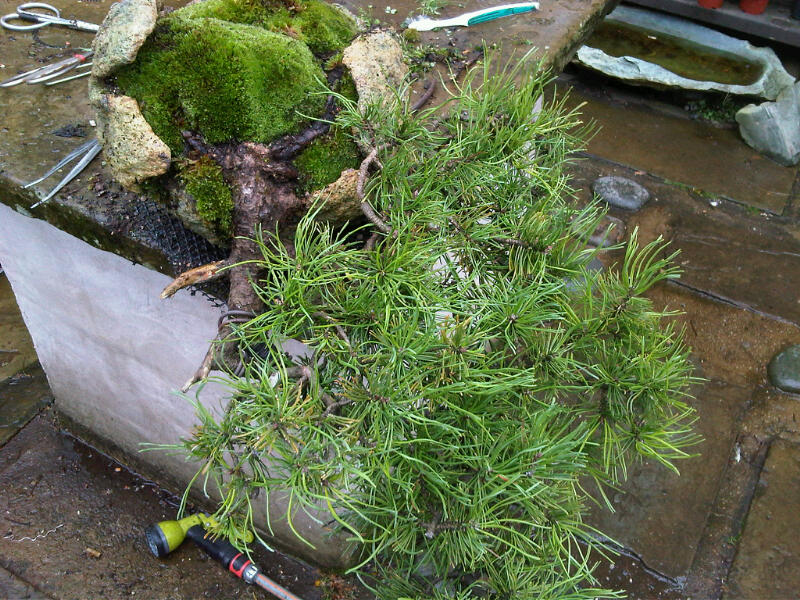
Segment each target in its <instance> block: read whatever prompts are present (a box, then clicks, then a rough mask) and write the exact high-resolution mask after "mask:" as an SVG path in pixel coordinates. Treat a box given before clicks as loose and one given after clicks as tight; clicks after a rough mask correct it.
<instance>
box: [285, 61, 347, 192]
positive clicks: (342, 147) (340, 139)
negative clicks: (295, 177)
mask: <svg viewBox="0 0 800 600" xmlns="http://www.w3.org/2000/svg"><path fill="white" fill-rule="evenodd" d="M335 91H336V92H338V93H340V94H341V95H342V96H344V97H345V98H349V99H350V100H353V101H355V100H357V99H358V92H357V91H356V84H355V82H354V81H353V78H352V77H351V76H350V75H349V74H345V75H343V76H342V77H341V78H340V79H339V81H338V83H337V84H336V86H335ZM361 158H362V157H361V154H360V152H359V150H358V146H357V145H356V143H355V142H354V141H353V139H352V137H351V136H349V135H347V133H346V132H345V131H344V129H343V128H342V127H338V126H336V125H334V126H332V127H331V130H330V131H329V132H328V134H327V135H325V136H323V137H320V138H317V139H316V140H314V142H312V143H311V145H310V146H309V147H308V148H306V149H305V150H304V151H303V153H302V154H300V156H298V157H297V158H296V159H295V160H294V164H295V166H296V167H297V169H298V170H299V171H300V191H302V192H310V191H314V190H318V189H321V188H323V187H325V186H326V185H328V184H329V183H333V182H334V181H336V180H337V179H338V178H339V175H341V174H342V171H344V170H345V169H355V168H357V167H358V166H359V164H360V163H361Z"/></svg>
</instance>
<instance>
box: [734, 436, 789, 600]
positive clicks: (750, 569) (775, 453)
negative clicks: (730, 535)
mask: <svg viewBox="0 0 800 600" xmlns="http://www.w3.org/2000/svg"><path fill="white" fill-rule="evenodd" d="M798 490H800V446H797V445H796V444H791V443H788V442H786V441H783V440H776V441H774V442H773V443H772V445H771V446H770V449H769V454H768V455H767V460H766V463H765V464H764V469H763V470H762V472H761V478H760V480H759V483H758V487H757V488H756V493H755V498H754V499H753V502H752V504H751V506H750V512H749V514H748V515H747V521H746V523H745V528H744V531H743V533H742V539H741V541H740V542H739V550H738V553H737V555H736V560H735V562H734V564H733V568H732V569H731V573H730V576H729V579H728V592H727V593H726V594H725V596H724V597H725V598H726V599H728V600H734V599H737V600H738V599H741V600H752V599H755V598H766V599H779V598H780V599H784V598H786V599H788V598H797V597H798V590H800V568H798V565H800V546H798V544H797V534H798V531H800V507H798Z"/></svg>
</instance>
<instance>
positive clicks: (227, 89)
mask: <svg viewBox="0 0 800 600" xmlns="http://www.w3.org/2000/svg"><path fill="white" fill-rule="evenodd" d="M277 31H282V32H284V33H287V34H289V35H284V33H277ZM354 34H355V26H354V24H353V23H352V21H351V20H350V19H348V18H347V16H346V15H345V14H344V13H342V12H341V11H339V10H338V9H335V8H333V7H330V6H328V5H326V4H324V3H321V2H318V1H317V0H309V1H308V2H304V3H302V4H300V3H298V4H297V5H286V4H282V3H277V2H273V3H270V2H260V1H257V0H207V1H206V2H202V3H198V4H194V5H191V6H188V7H186V8H184V9H181V10H178V11H175V12H174V13H172V14H170V15H168V16H167V17H164V18H163V19H162V20H161V21H160V23H159V25H158V26H157V27H156V29H155V31H154V32H153V33H152V34H151V36H150V38H149V39H148V40H147V42H146V43H145V44H144V45H143V46H142V48H141V49H140V51H139V55H138V56H137V59H136V62H135V63H134V64H133V65H130V66H128V67H125V68H124V69H122V70H121V71H120V72H119V73H118V76H117V84H118V86H119V87H120V89H121V90H122V91H123V92H124V93H125V94H127V95H130V96H133V97H134V98H136V99H137V100H138V101H139V105H140V108H141V110H142V114H143V115H144V117H145V119H146V120H147V122H148V123H149V124H150V126H151V127H152V128H153V131H154V132H155V133H156V135H157V136H158V137H160V138H161V139H162V140H163V141H164V142H165V143H166V144H167V145H168V146H169V147H170V149H171V150H172V151H173V152H174V153H176V154H179V153H180V152H182V150H183V139H182V137H181V130H183V129H189V130H192V131H197V132H199V133H201V134H202V135H203V137H204V138H205V140H206V141H207V142H209V143H212V144H213V143H220V142H225V141H228V140H248V141H255V142H269V141H271V140H273V139H275V138H276V137H278V136H280V135H283V134H286V133H292V132H295V131H298V130H299V129H300V128H301V127H302V125H304V124H305V122H306V118H305V117H303V116H302V115H316V114H320V113H321V112H322V108H323V106H324V103H325V98H324V96H322V95H320V94H316V93H314V92H315V91H317V90H319V88H320V83H319V82H320V81H324V80H325V75H324V73H323V71H322V68H321V66H320V65H319V63H318V60H317V59H316V58H315V57H314V55H313V54H312V50H313V51H314V52H317V53H330V52H336V51H338V50H339V49H341V48H342V47H343V46H344V45H346V44H347V43H348V42H349V40H350V38H351V37H352V36H353V35H354ZM309 48H311V50H309Z"/></svg>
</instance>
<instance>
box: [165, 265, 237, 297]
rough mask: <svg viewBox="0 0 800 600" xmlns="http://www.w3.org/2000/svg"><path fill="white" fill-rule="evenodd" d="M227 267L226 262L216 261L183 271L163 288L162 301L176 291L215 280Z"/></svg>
mask: <svg viewBox="0 0 800 600" xmlns="http://www.w3.org/2000/svg"><path fill="white" fill-rule="evenodd" d="M228 265H229V262H228V260H218V261H216V262H212V263H208V264H207V265H202V266H200V267H195V268H194V269H189V270H188V271H184V272H183V273H181V274H180V275H178V276H177V277H176V278H175V279H173V280H172V283H170V284H169V285H168V286H167V287H165V288H164V291H163V292H161V298H162V300H163V299H165V298H171V297H172V296H174V295H175V293H176V292H177V291H178V290H182V289H183V288H185V287H188V286H190V285H196V284H198V283H205V282H206V281H211V280H212V279H216V278H217V277H219V276H221V275H222V272H221V271H222V270H223V269H224V268H225V267H227V266H228Z"/></svg>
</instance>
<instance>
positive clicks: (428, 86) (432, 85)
mask: <svg viewBox="0 0 800 600" xmlns="http://www.w3.org/2000/svg"><path fill="white" fill-rule="evenodd" d="M422 88H423V89H424V90H425V93H424V94H422V96H420V97H419V98H418V99H417V101H416V102H414V104H412V105H411V112H417V111H418V110H419V109H420V108H422V107H423V106H425V104H427V102H428V100H430V99H431V97H433V92H435V91H436V80H435V79H434V78H433V77H431V78H430V79H428V81H426V82H425V83H424V84H423V86H422Z"/></svg>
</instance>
